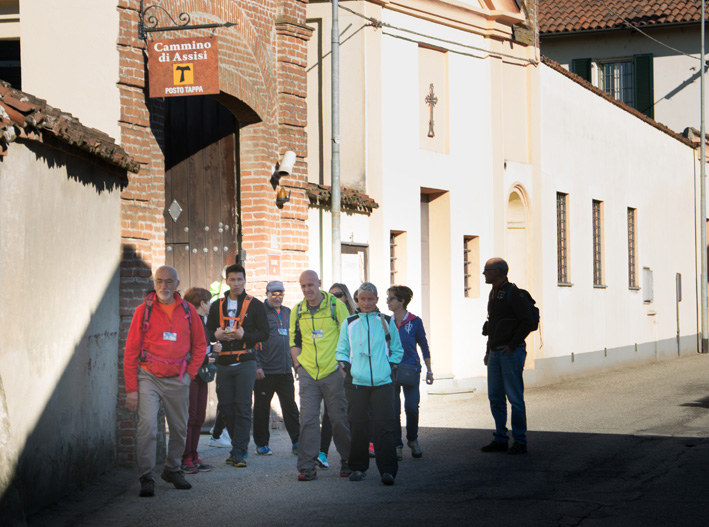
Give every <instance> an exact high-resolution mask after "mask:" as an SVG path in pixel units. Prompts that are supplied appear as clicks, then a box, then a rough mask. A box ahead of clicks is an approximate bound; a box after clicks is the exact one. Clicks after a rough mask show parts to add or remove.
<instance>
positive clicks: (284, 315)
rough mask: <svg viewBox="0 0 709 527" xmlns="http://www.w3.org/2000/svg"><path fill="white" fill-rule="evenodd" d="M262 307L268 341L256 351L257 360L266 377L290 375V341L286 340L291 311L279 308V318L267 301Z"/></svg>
mask: <svg viewBox="0 0 709 527" xmlns="http://www.w3.org/2000/svg"><path fill="white" fill-rule="evenodd" d="M264 306H265V307H266V316H267V317H268V340H267V341H265V342H264V343H263V348H262V349H257V350H256V357H257V360H258V362H259V364H261V369H262V370H263V372H264V373H265V374H266V375H269V374H270V375H274V374H277V373H291V372H292V370H293V358H292V357H291V354H290V343H289V340H290V339H289V338H288V336H289V332H288V326H289V325H290V311H291V310H290V308H289V307H286V306H281V312H280V316H279V313H278V311H276V310H275V309H274V308H273V307H272V306H271V304H269V303H268V300H266V301H265V302H264ZM283 330H285V331H283ZM282 333H285V334H282Z"/></svg>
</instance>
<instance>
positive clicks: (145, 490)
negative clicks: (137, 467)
mask: <svg viewBox="0 0 709 527" xmlns="http://www.w3.org/2000/svg"><path fill="white" fill-rule="evenodd" d="M138 496H140V497H141V498H152V497H153V496H155V480H154V479H153V478H151V477H148V476H140V492H139V493H138Z"/></svg>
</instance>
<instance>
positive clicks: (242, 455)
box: [207, 264, 268, 467]
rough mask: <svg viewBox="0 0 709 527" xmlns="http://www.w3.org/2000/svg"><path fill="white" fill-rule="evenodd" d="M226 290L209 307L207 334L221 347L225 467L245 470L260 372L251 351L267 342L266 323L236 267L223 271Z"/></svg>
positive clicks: (219, 371) (219, 367)
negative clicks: (226, 444) (226, 446)
mask: <svg viewBox="0 0 709 527" xmlns="http://www.w3.org/2000/svg"><path fill="white" fill-rule="evenodd" d="M226 282H227V285H228V286H229V287H230V289H229V291H228V292H226V293H225V294H224V297H223V298H221V299H220V300H219V301H216V302H214V303H213V304H212V306H211V307H210V309H209V317H208V318H207V330H208V331H209V333H210V334H211V337H213V338H212V340H218V341H219V342H221V344H222V351H221V352H220V353H219V356H218V357H217V360H216V364H217V397H218V398H219V407H220V409H221V411H222V412H223V413H224V416H225V418H226V425H227V429H228V430H229V435H231V445H232V448H231V455H230V456H229V459H227V461H226V462H227V464H229V465H232V466H234V467H245V466H246V455H247V449H248V446H249V438H250V435H251V434H250V431H251V393H252V392H253V390H254V381H255V379H256V370H257V369H259V368H260V365H259V364H258V361H257V359H258V358H257V356H256V350H255V347H256V346H257V344H259V343H260V342H263V341H265V340H266V339H268V319H267V318H266V310H265V308H264V306H263V303H262V302H261V301H260V300H258V299H256V298H254V297H252V296H250V295H247V294H246V291H245V289H244V288H245V286H246V271H245V270H244V268H243V267H242V266H240V265H238V264H234V265H230V266H229V267H227V270H226Z"/></svg>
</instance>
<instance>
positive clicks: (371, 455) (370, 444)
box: [369, 443, 374, 457]
mask: <svg viewBox="0 0 709 527" xmlns="http://www.w3.org/2000/svg"><path fill="white" fill-rule="evenodd" d="M369 457H374V443H369Z"/></svg>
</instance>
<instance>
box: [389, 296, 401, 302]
mask: <svg viewBox="0 0 709 527" xmlns="http://www.w3.org/2000/svg"><path fill="white" fill-rule="evenodd" d="M392 300H398V301H399V302H401V298H399V297H396V296H388V297H387V302H391V301H392Z"/></svg>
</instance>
